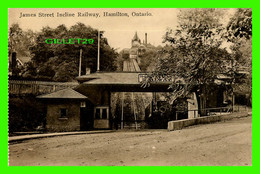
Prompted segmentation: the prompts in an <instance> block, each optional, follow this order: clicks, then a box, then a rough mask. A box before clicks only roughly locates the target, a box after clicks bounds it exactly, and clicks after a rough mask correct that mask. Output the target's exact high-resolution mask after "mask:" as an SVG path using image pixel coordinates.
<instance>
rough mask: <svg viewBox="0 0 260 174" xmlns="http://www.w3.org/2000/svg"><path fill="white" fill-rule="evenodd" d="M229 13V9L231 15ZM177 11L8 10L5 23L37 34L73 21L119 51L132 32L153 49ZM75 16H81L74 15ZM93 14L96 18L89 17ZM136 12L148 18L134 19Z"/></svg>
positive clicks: (128, 44) (173, 22)
mask: <svg viewBox="0 0 260 174" xmlns="http://www.w3.org/2000/svg"><path fill="white" fill-rule="evenodd" d="M233 11H234V10H232V9H231V10H229V12H230V13H231V14H232V13H233ZM106 12H107V13H117V12H119V13H127V14H128V16H104V13H106ZM178 12H179V10H178V9H175V8H163V9H162V8H10V9H9V17H8V19H9V20H8V21H9V26H10V25H11V24H13V23H18V24H19V26H20V27H21V28H22V29H23V30H27V29H31V30H33V31H40V30H41V29H42V27H44V26H49V27H51V28H55V27H57V26H58V25H61V24H65V25H66V26H67V27H68V28H69V27H70V26H72V25H75V24H76V23H77V22H82V23H84V24H86V25H89V26H91V27H93V28H96V29H99V30H103V31H105V33H104V37H106V38H107V39H108V43H109V45H110V46H111V47H113V48H116V49H118V50H122V49H123V48H130V47H131V40H132V38H133V36H134V34H135V32H137V34H138V36H139V38H140V39H141V41H143V40H144V38H145V37H144V36H145V33H147V35H148V39H147V40H148V43H151V44H153V45H155V46H158V45H163V43H162V41H163V36H164V35H165V33H166V30H167V28H171V29H175V28H176V26H177V24H178V22H177V14H178ZM52 13H53V14H52ZM57 13H59V14H65V15H66V13H67V14H70V15H72V14H74V17H72V16H70V17H67V16H63V17H59V16H57ZM79 13H80V14H81V16H78V14H79ZM97 13H98V15H97V16H90V14H97ZM139 13H143V14H145V15H147V14H148V15H147V16H137V15H138V14H139ZM83 14H88V16H82V15H83ZM21 15H22V17H21ZM24 15H25V16H24ZM43 15H45V16H43ZM48 15H49V16H48ZM228 16H230V15H228ZM228 16H227V17H228ZM225 21H227V20H225Z"/></svg>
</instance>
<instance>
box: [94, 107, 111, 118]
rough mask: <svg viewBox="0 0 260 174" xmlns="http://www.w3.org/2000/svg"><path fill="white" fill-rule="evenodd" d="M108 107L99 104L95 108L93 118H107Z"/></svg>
mask: <svg viewBox="0 0 260 174" xmlns="http://www.w3.org/2000/svg"><path fill="white" fill-rule="evenodd" d="M108 108H109V107H107V106H100V107H96V108H95V114H94V116H95V119H108V115H109V112H108Z"/></svg>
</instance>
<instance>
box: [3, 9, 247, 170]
mask: <svg viewBox="0 0 260 174" xmlns="http://www.w3.org/2000/svg"><path fill="white" fill-rule="evenodd" d="M8 85H9V91H8V93H9V103H8V104H9V112H8V113H9V115H8V121H9V127H8V128H9V140H8V141H9V165H10V166H252V9H250V8H225V9H224V8H223V9H221V8H187V9H185V8H182V9H177V8H9V10H8ZM210 123H214V124H210Z"/></svg>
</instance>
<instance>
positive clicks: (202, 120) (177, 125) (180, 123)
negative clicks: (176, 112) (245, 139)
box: [168, 112, 252, 131]
mask: <svg viewBox="0 0 260 174" xmlns="http://www.w3.org/2000/svg"><path fill="white" fill-rule="evenodd" d="M250 115H252V113H251V112H235V113H230V114H223V115H214V116H206V117H199V118H192V119H184V120H177V121H169V122H168V130H169V131H174V130H180V129H182V128H184V127H188V126H192V125H197V124H207V123H214V122H218V121H224V120H231V119H233V118H241V117H247V116H250Z"/></svg>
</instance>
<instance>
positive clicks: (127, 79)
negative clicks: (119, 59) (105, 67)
mask: <svg viewBox="0 0 260 174" xmlns="http://www.w3.org/2000/svg"><path fill="white" fill-rule="evenodd" d="M139 74H140V72H97V73H93V74H88V75H83V76H80V77H77V80H78V81H79V82H83V84H100V85H102V84H104V85H105V84H118V85H120V84H122V85H124V84H129V85H140V82H139V81H138V76H139Z"/></svg>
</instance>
